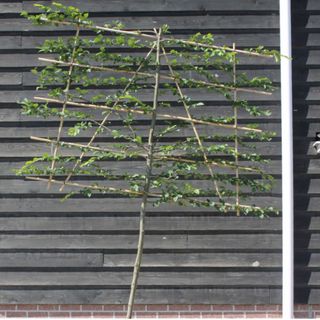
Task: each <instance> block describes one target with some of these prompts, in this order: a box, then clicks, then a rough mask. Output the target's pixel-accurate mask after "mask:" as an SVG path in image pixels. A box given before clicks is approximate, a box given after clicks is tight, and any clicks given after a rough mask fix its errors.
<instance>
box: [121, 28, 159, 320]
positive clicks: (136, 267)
mask: <svg viewBox="0 0 320 320" xmlns="http://www.w3.org/2000/svg"><path fill="white" fill-rule="evenodd" d="M155 33H156V35H157V48H156V49H157V53H156V73H155V85H154V96H153V108H152V115H151V124H150V129H149V137H148V149H149V150H148V154H147V162H146V167H147V168H146V178H145V183H144V192H143V196H142V201H141V207H140V220H139V240H138V249H137V255H136V260H135V264H134V269H133V276H132V282H131V289H130V296H129V301H128V311H127V318H128V319H131V318H132V310H133V304H134V299H135V294H136V290H137V285H138V278H139V273H140V267H141V261H142V254H143V246H144V233H145V230H144V228H145V215H146V210H147V201H148V193H149V189H150V184H151V175H152V168H153V153H154V144H155V142H154V130H155V126H156V120H157V108H158V96H159V83H160V41H161V28H160V29H159V31H158V32H157V31H156V30H155Z"/></svg>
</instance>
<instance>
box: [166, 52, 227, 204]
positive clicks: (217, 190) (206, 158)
mask: <svg viewBox="0 0 320 320" xmlns="http://www.w3.org/2000/svg"><path fill="white" fill-rule="evenodd" d="M162 52H163V54H164V57H165V59H166V61H167V64H168V68H169V70H170V73H171V75H172V77H173V78H174V72H173V69H172V67H171V64H170V62H169V59H168V57H167V54H166V50H165V49H164V47H162ZM174 82H175V85H176V88H177V90H178V93H179V96H180V98H181V100H182V103H183V106H184V109H185V111H186V113H187V116H188V118H189V119H190V120H191V119H192V116H191V114H190V112H189V107H188V105H187V104H186V102H185V99H184V95H183V93H182V90H181V87H180V85H179V83H178V81H177V80H175V81H174ZM191 126H192V129H193V132H194V135H195V136H196V139H197V141H198V145H199V148H200V150H201V152H202V155H203V160H204V163H205V166H206V167H207V169H208V171H209V173H210V175H211V178H212V182H213V185H214V188H215V190H216V192H217V195H218V196H219V199H220V200H222V196H221V193H220V191H219V186H218V183H217V181H216V180H215V179H214V174H213V170H212V168H211V165H210V164H209V162H208V156H207V153H206V151H205V149H204V147H203V144H202V141H201V139H200V136H199V133H198V130H197V128H196V125H195V123H193V122H191Z"/></svg>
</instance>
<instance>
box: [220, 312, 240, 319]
mask: <svg viewBox="0 0 320 320" xmlns="http://www.w3.org/2000/svg"><path fill="white" fill-rule="evenodd" d="M244 315H245V314H244V312H225V313H224V314H223V317H224V318H244Z"/></svg>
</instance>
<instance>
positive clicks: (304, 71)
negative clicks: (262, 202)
mask: <svg viewBox="0 0 320 320" xmlns="http://www.w3.org/2000/svg"><path fill="white" fill-rule="evenodd" d="M292 9H293V17H292V22H293V45H294V48H293V86H294V91H293V94H294V138H295V144H294V154H295V178H296V179H295V209H296V210H295V243H296V245H295V268H296V270H295V285H296V290H295V301H296V302H297V303H309V304H310V303H315V302H316V301H319V294H320V292H319V288H320V286H319V281H318V279H319V267H320V262H318V259H317V256H318V253H319V249H320V242H317V241H318V240H317V239H319V228H318V226H319V225H318V222H317V219H318V218H319V213H320V203H319V204H318V205H311V203H316V202H318V201H319V194H318V192H317V190H319V189H320V188H319V186H320V181H319V174H320V168H319V164H320V158H319V156H317V155H316V153H315V150H313V152H311V153H310V151H311V150H310V149H309V143H310V142H313V141H314V139H315V135H316V132H319V131H320V116H319V115H318V116H315V117H312V118H310V116H309V115H310V112H312V111H311V110H312V109H313V110H320V104H319V101H320V95H319V93H318V94H316V95H315V96H314V97H312V101H311V100H310V99H309V97H310V93H311V92H312V91H313V90H315V88H316V87H317V84H318V82H319V80H320V78H319V77H318V76H317V77H316V78H313V79H312V78H310V75H311V73H313V74H317V73H318V72H319V70H320V60H319V57H318V58H317V57H316V56H315V55H314V53H315V52H317V51H318V50H319V41H320V32H319V19H318V18H319V12H320V3H319V2H317V1H311V0H309V1H306V0H303V1H293V2H292ZM311 39H312V40H311ZM310 41H311V42H312V43H311V42H310ZM314 92H315V91H314ZM312 167H313V168H314V169H311V168H312Z"/></svg>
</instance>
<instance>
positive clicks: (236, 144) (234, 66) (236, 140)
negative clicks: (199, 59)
mask: <svg viewBox="0 0 320 320" xmlns="http://www.w3.org/2000/svg"><path fill="white" fill-rule="evenodd" d="M233 49H234V50H235V49H236V44H235V43H234V44H233ZM232 73H233V83H234V85H235V86H236V84H237V60H236V55H234V57H233V62H232ZM237 99H238V97H237V92H236V91H234V92H233V101H234V102H236V101H237ZM233 113H234V126H235V129H234V136H235V138H234V162H235V165H236V170H235V171H236V172H235V175H236V211H237V216H240V208H239V204H240V185H239V168H238V165H239V155H238V152H239V150H238V149H239V137H238V109H237V106H236V105H235V106H234V107H233Z"/></svg>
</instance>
